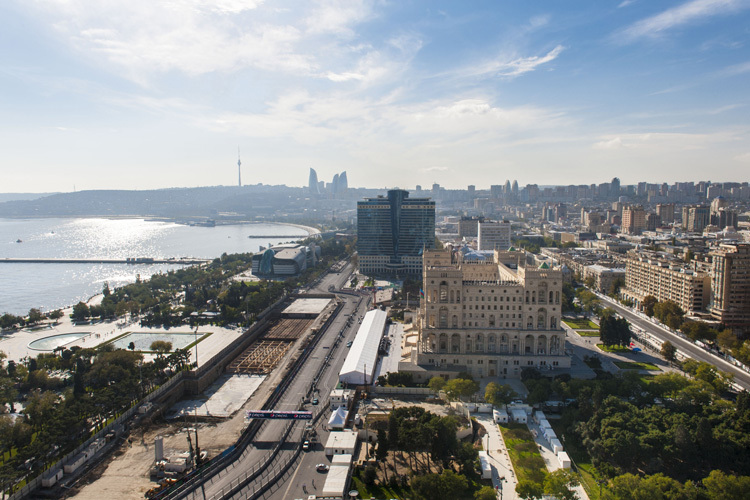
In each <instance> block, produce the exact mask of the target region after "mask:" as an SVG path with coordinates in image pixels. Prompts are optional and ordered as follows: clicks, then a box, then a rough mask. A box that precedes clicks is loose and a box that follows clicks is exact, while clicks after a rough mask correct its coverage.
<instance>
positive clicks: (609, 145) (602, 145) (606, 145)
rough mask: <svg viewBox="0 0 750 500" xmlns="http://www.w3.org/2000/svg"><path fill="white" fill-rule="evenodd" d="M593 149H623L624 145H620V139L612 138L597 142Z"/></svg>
mask: <svg viewBox="0 0 750 500" xmlns="http://www.w3.org/2000/svg"><path fill="white" fill-rule="evenodd" d="M593 147H594V148H596V149H621V148H623V147H625V145H624V144H623V143H622V139H621V138H619V137H613V138H612V139H605V140H603V141H599V142H597V143H595V144H594V146H593Z"/></svg>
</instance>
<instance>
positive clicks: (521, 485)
mask: <svg viewBox="0 0 750 500" xmlns="http://www.w3.org/2000/svg"><path fill="white" fill-rule="evenodd" d="M516 493H518V496H519V497H521V498H523V499H524V500H539V499H540V498H542V496H543V495H544V490H543V489H542V485H541V484H539V483H535V482H534V481H530V480H528V479H521V480H520V481H518V484H517V485H516Z"/></svg>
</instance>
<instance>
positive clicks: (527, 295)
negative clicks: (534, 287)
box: [526, 290, 529, 304]
mask: <svg viewBox="0 0 750 500" xmlns="http://www.w3.org/2000/svg"><path fill="white" fill-rule="evenodd" d="M526 303H527V304H528V303H529V291H528V290H526Z"/></svg>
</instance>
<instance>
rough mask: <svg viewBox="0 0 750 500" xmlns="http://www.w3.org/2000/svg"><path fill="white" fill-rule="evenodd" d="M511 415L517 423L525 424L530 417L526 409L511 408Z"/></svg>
mask: <svg viewBox="0 0 750 500" xmlns="http://www.w3.org/2000/svg"><path fill="white" fill-rule="evenodd" d="M510 416H511V418H512V419H513V421H514V422H515V423H517V424H525V423H526V421H527V419H528V414H527V413H526V412H525V411H524V410H518V409H513V410H510Z"/></svg>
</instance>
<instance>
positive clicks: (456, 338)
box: [451, 333, 461, 353]
mask: <svg viewBox="0 0 750 500" xmlns="http://www.w3.org/2000/svg"><path fill="white" fill-rule="evenodd" d="M451 352H453V353H458V352H461V336H460V335H458V334H457V333H454V334H453V335H451Z"/></svg>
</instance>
